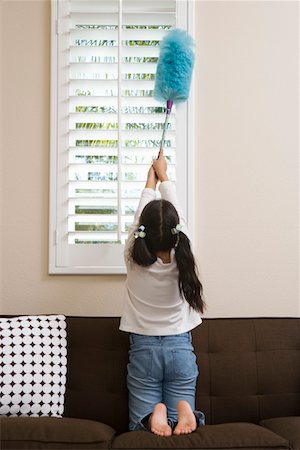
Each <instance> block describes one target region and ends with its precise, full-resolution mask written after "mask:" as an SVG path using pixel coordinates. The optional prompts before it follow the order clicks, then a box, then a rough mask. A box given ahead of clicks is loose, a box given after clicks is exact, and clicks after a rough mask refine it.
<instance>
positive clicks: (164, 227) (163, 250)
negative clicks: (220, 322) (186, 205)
mask: <svg viewBox="0 0 300 450" xmlns="http://www.w3.org/2000/svg"><path fill="white" fill-rule="evenodd" d="M158 181H160V185H159V190H160V193H161V200H155V189H156V185H157V183H158ZM125 261H126V266H127V280H126V288H125V301H124V309H123V314H122V317H121V322H120V330H122V331H127V332H129V333H130V336H129V338H130V351H129V364H128V374H127V387H128V391H129V420H130V423H129V429H130V430H131V431H136V430H143V429H144V430H145V429H146V430H147V429H148V430H151V431H152V432H153V433H155V434H157V435H160V436H171V435H172V433H174V434H176V435H179V434H188V433H191V432H193V431H194V430H195V429H196V427H197V426H198V425H204V414H203V413H202V412H201V411H195V390H196V380H197V376H198V367H197V364H196V356H195V354H194V353H193V350H194V349H193V346H192V338H191V333H190V330H192V329H193V328H195V327H196V326H198V325H199V324H200V323H201V322H202V320H201V318H200V312H201V313H202V312H203V309H204V301H203V299H202V296H201V294H202V285H201V283H200V281H199V279H198V277H197V274H196V268H195V261H194V257H193V254H192V251H191V248H190V241H189V238H188V231H187V228H186V223H185V220H184V218H183V215H182V213H181V211H180V208H179V206H178V202H177V197H176V193H175V190H174V187H173V184H172V183H171V181H169V180H168V176H167V163H166V160H165V158H164V155H163V151H162V150H161V151H160V154H159V157H158V159H157V160H156V161H154V162H153V164H152V166H151V167H150V169H149V172H148V178H147V182H146V186H145V189H144V190H143V191H142V195H141V199H140V202H139V206H138V208H137V211H136V214H135V217H134V223H133V225H132V227H131V228H130V230H129V234H128V240H127V241H126V245H125Z"/></svg>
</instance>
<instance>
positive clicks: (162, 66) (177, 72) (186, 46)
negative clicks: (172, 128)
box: [153, 28, 195, 148]
mask: <svg viewBox="0 0 300 450" xmlns="http://www.w3.org/2000/svg"><path fill="white" fill-rule="evenodd" d="M194 46H195V43H194V40H193V38H192V37H191V36H190V35H189V34H188V33H187V32H186V31H184V30H180V29H179V28H175V29H174V30H172V31H170V32H169V33H168V34H167V35H166V36H165V37H164V38H163V40H162V41H161V43H160V55H159V59H158V63H157V68H156V77H155V87H154V92H153V96H154V98H155V99H156V100H158V101H166V102H167V108H166V119H165V124H164V131H163V135H162V139H161V143H160V148H162V145H163V141H164V137H165V132H166V128H167V124H168V118H169V115H170V114H171V109H172V106H173V103H175V104H176V103H180V102H184V101H186V100H187V99H188V96H189V91H190V84H191V80H192V73H193V68H194V62H195V55H194Z"/></svg>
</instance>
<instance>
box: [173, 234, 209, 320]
mask: <svg viewBox="0 0 300 450" xmlns="http://www.w3.org/2000/svg"><path fill="white" fill-rule="evenodd" d="M175 257H176V262H177V267H178V272H179V278H178V286H179V291H180V294H181V295H183V296H184V298H185V300H186V301H187V302H188V304H189V305H190V306H191V307H192V308H193V309H195V310H196V311H199V312H201V313H203V310H204V308H205V302H204V300H203V298H202V291H203V288H202V284H201V282H200V280H199V278H198V276H197V273H196V271H197V267H196V263H195V259H194V255H193V253H192V250H191V246H190V240H189V238H188V237H187V236H186V234H184V233H182V232H180V233H179V234H178V241H177V245H176V247H175Z"/></svg>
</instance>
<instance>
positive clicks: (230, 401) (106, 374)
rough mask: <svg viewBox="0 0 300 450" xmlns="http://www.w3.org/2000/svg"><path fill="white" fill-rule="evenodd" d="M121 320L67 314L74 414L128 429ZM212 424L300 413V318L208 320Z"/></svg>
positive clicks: (204, 401) (205, 370)
mask: <svg viewBox="0 0 300 450" xmlns="http://www.w3.org/2000/svg"><path fill="white" fill-rule="evenodd" d="M118 327H119V318H109V317H92V318H91V317H67V334H68V373H67V391H66V404H65V413H64V415H65V416H67V417H78V418H86V419H94V420H99V421H101V422H104V423H106V424H108V425H111V426H112V427H113V428H115V429H116V430H117V431H118V432H123V431H126V430H127V427H128V410H127V389H126V373H127V368H126V365H127V358H128V348H129V342H128V335H127V334H126V333H124V332H121V331H119V329H118ZM193 343H194V348H195V353H196V354H197V361H198V366H199V370H200V375H199V377H198V384H197V402H196V403H197V408H198V409H200V410H202V411H203V412H204V413H205V415H206V423H207V424H216V423H225V422H254V423H258V422H259V421H260V420H262V419H266V418H271V417H280V416H295V415H300V319H297V318H295V319H294V318H287V319H286V318H254V319H251V318H245V319H204V320H203V323H202V324H201V325H200V326H199V327H198V328H196V329H195V330H193Z"/></svg>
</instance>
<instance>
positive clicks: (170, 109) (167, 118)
mask: <svg viewBox="0 0 300 450" xmlns="http://www.w3.org/2000/svg"><path fill="white" fill-rule="evenodd" d="M172 106H173V102H172V100H167V110H166V118H165V123H164V130H163V134H162V137H161V141H160V146H159V148H160V149H161V148H162V147H163V143H164V140H165V134H166V130H167V125H168V122H169V117H170V114H171V111H172Z"/></svg>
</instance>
